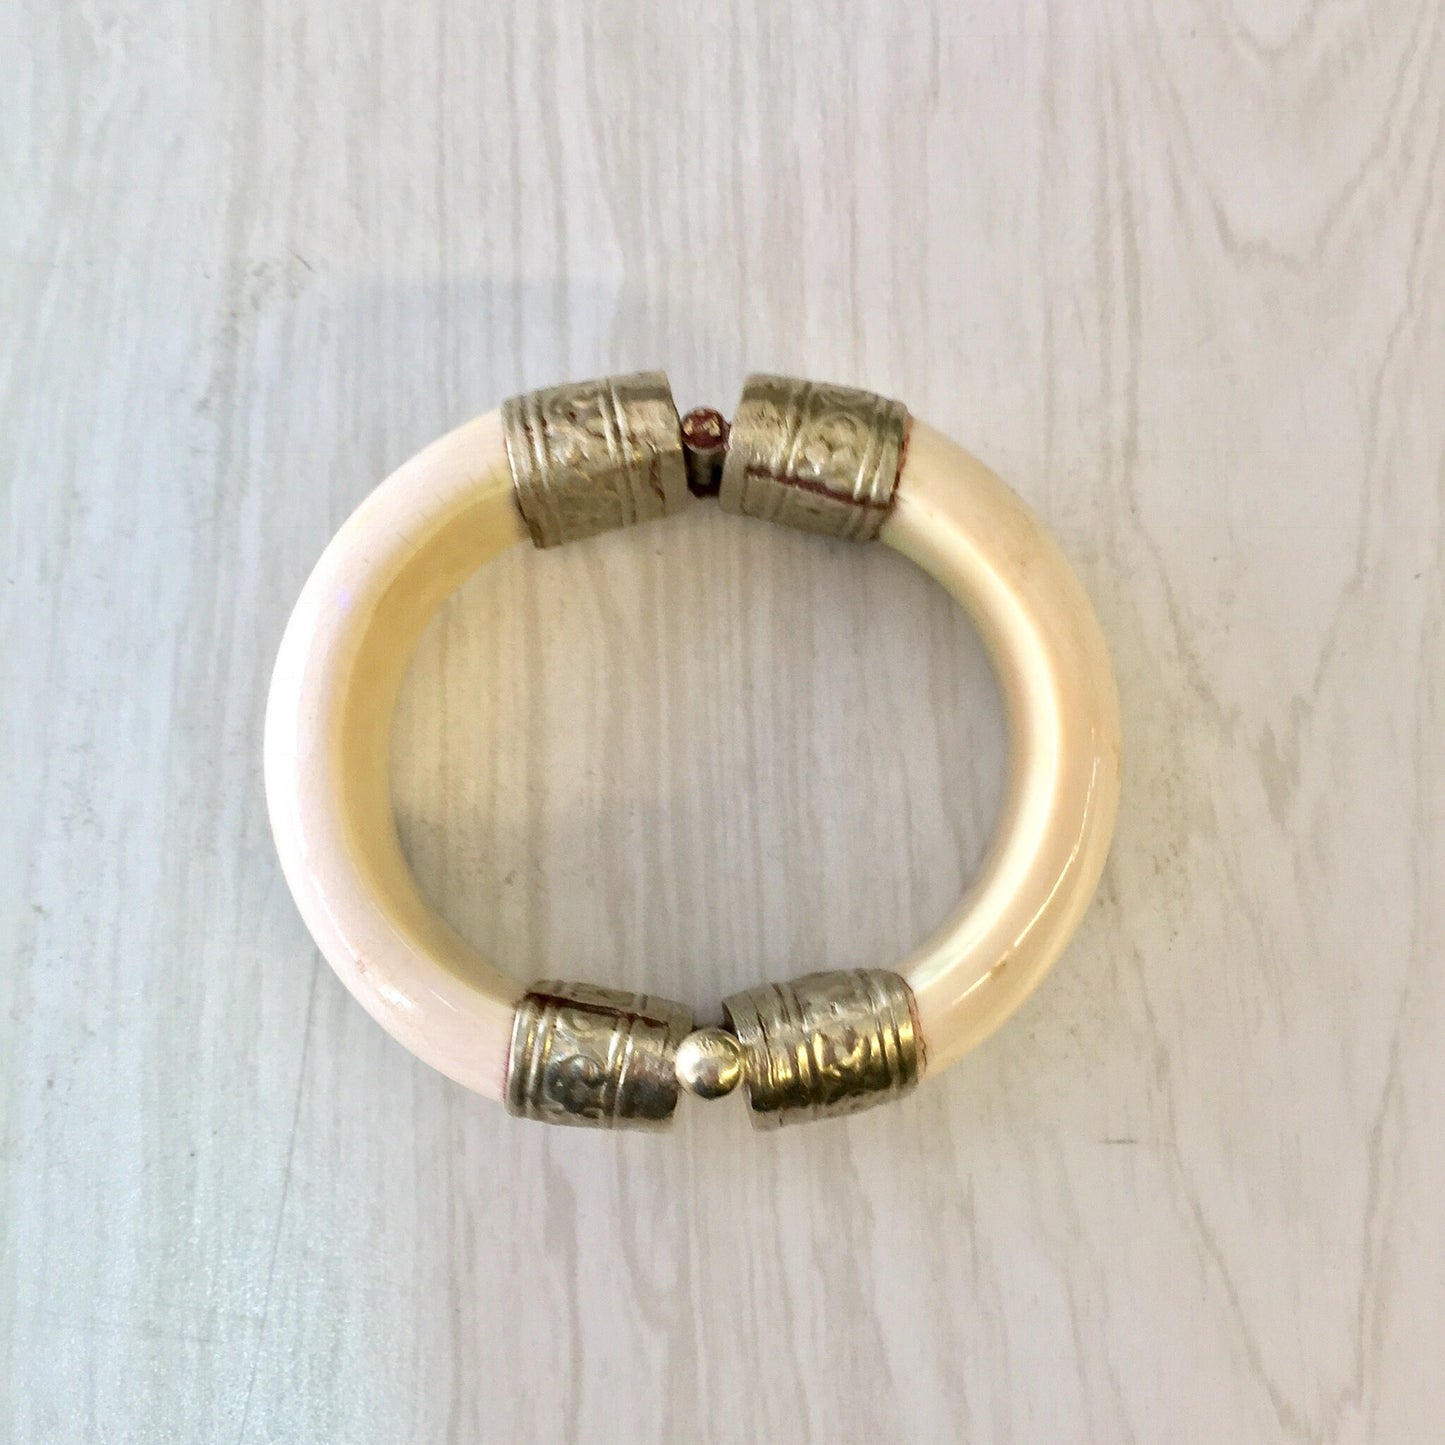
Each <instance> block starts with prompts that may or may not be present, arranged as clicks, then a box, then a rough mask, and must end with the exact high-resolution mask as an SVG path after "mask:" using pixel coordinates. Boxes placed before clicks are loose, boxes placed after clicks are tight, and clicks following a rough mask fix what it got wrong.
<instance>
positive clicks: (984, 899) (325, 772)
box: [265, 412, 1119, 1099]
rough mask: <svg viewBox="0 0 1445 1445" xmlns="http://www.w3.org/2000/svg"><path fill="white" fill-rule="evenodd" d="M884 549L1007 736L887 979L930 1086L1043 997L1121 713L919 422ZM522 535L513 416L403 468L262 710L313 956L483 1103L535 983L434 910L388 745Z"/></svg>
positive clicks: (1086, 879) (1000, 509) (1016, 547)
mask: <svg viewBox="0 0 1445 1445" xmlns="http://www.w3.org/2000/svg"><path fill="white" fill-rule="evenodd" d="M879 536H880V537H881V538H882V540H883V541H885V542H887V543H888V545H889V546H891V547H894V548H896V549H897V550H898V551H899V552H901V553H902V554H903V555H904V556H906V557H909V558H911V559H912V560H913V561H914V562H916V563H917V564H918V565H919V566H920V567H922V568H923V569H924V570H925V571H926V572H928V573H930V574H931V575H932V576H933V577H934V578H936V579H937V581H939V582H940V583H942V585H943V586H944V587H945V588H947V589H948V591H949V592H950V593H951V594H952V595H953V596H954V597H955V598H956V599H957V600H958V601H959V602H960V603H962V604H963V606H964V607H965V608H966V609H967V610H968V612H969V614H970V616H971V617H972V618H973V620H974V623H975V624H976V626H977V627H978V629H979V632H980V633H981V635H982V637H983V639H984V643H985V645H986V647H987V648H988V651H989V654H990V657H991V659H992V661H993V665H994V667H995V669H996V671H997V674H998V677H999V680H1000V683H1001V688H1002V694H1003V699H1004V704H1005V708H1006V712H1007V716H1008V722H1009V730H1010V781H1009V786H1008V790H1007V794H1006V798H1005V801H1004V804H1003V808H1002V812H1001V816H1000V819H999V823H998V826H997V830H996V834H995V837H994V841H993V845H992V848H991V850H990V853H989V856H988V858H987V861H986V862H985V865H984V868H983V871H982V873H981V875H980V877H979V878H978V879H977V881H976V882H975V884H974V885H973V887H972V889H971V890H970V891H969V893H968V895H967V896H966V897H965V898H964V900H963V901H962V902H961V903H960V904H959V906H958V908H957V909H956V910H955V911H954V912H953V914H952V915H951V916H950V917H949V918H948V919H947V920H945V922H944V923H943V924H942V926H941V927H940V928H939V929H938V930H937V931H936V932H935V933H934V934H933V936H932V937H930V938H929V939H927V940H926V941H925V942H923V943H922V944H920V945H919V946H918V948H916V949H915V950H914V951H913V953H912V954H911V955H910V956H909V957H908V958H907V959H906V960H904V962H903V963H901V964H899V965H897V969H896V971H897V972H898V973H899V974H901V975H902V977H903V978H904V979H905V980H906V982H907V983H908V984H909V986H910V987H911V988H912V990H913V994H914V997H915V999H916V1004H917V1016H918V1017H917V1021H918V1027H919V1030H920V1032H921V1035H922V1043H923V1048H924V1053H925V1056H926V1059H927V1065H928V1069H929V1072H930V1073H933V1072H937V1071H938V1070H940V1069H942V1068H945V1067H947V1066H948V1065H949V1064H951V1063H954V1062H955V1061H956V1060H958V1059H959V1058H961V1057H962V1056H963V1054H965V1053H966V1052H967V1051H968V1050H970V1049H971V1048H973V1047H974V1046H975V1045H976V1044H978V1043H980V1042H981V1041H982V1040H983V1039H984V1038H986V1037H987V1036H988V1035H989V1034H990V1033H992V1032H993V1031H994V1030H995V1029H996V1028H998V1026H999V1025H1000V1024H1002V1023H1003V1022H1004V1020H1006V1019H1007V1018H1008V1017H1009V1016H1010V1015H1011V1014H1012V1013H1013V1012H1014V1011H1015V1010H1016V1009H1017V1008H1018V1007H1019V1005H1020V1004H1021V1003H1022V1002H1023V1001H1024V999H1026V998H1027V997H1028V996H1029V994H1030V993H1032V992H1033V990H1034V988H1035V987H1036V986H1037V984H1038V983H1039V981H1040V979H1042V978H1043V976H1044V974H1045V973H1046V972H1047V971H1048V969H1049V968H1050V966H1051V965H1052V964H1053V963H1054V961H1055V960H1056V959H1057V958H1058V956H1059V954H1060V953H1061V952H1062V951H1063V949H1064V947H1065V945H1066V944H1067V942H1068V940H1069V938H1070V936H1071V935H1072V933H1073V931H1074V929H1075V927H1076V925H1077V924H1078V922H1079V919H1080V917H1081V915H1082V914H1083V912H1084V910H1085V908H1086V907H1087V906H1088V903H1089V900H1090V898H1091V897H1092V895H1093V892H1094V889H1095V886H1096V885H1097V883H1098V880H1099V875H1100V872H1101V870H1102V869H1103V866H1104V859H1105V855H1106V854H1107V851H1108V847H1109V841H1110V837H1111V834H1112V831H1113V825H1114V814H1115V807H1116V803H1117V798H1118V788H1119V714H1118V701H1117V698H1116V695H1115V691H1114V681H1113V675H1112V671H1111V668H1110V665H1109V657H1108V652H1107V650H1106V648H1105V645H1104V639H1103V635H1102V633H1101V632H1100V629H1099V625H1098V622H1097V620H1096V618H1095V615H1094V610H1093V608H1092V606H1091V605H1090V603H1089V600H1088V598H1087V596H1086V595H1085V593H1084V591H1083V588H1082V587H1081V586H1080V584H1079V582H1078V579H1077V578H1076V577H1075V576H1074V573H1073V571H1072V570H1071V569H1070V567H1069V565H1068V563H1067V562H1066V561H1065V560H1064V557H1063V555H1062V553H1061V552H1060V551H1059V549H1058V547H1057V545H1056V544H1055V543H1054V541H1053V539H1052V537H1050V536H1049V534H1048V532H1047V531H1046V530H1045V529H1044V527H1043V526H1042V525H1041V524H1040V522H1039V521H1038V519H1037V518H1036V517H1035V516H1034V514H1033V513H1032V512H1031V511H1030V510H1029V508H1028V507H1027V506H1026V505H1025V504H1024V503H1023V502H1022V501H1021V500H1020V499H1019V498H1018V497H1017V496H1015V495H1014V493H1013V492H1011V491H1010V490H1009V489H1008V487H1006V486H1005V485H1004V484H1003V483H1002V482H1001V481H1000V480H999V479H998V478H997V477H996V476H994V475H993V473H992V472H990V471H989V470H988V469H987V468H986V467H984V466H983V465H982V463H980V462H979V461H977V460H976V459H975V458H974V457H972V456H971V455H969V453H968V452H966V451H964V450H963V449H962V448H961V447H959V446H957V445H956V444H955V443H953V442H952V441H950V440H948V439H947V438H946V437H944V436H943V435H941V434H940V433H939V432H937V431H934V430H933V429H932V428H930V427H928V426H925V425H924V424H923V423H922V422H919V421H917V420H914V421H913V423H912V428H911V432H910V435H909V441H908V448H907V454H906V459H905V461H904V464H903V467H902V470H901V472H900V473H899V477H898V484H897V489H896V492H895V495H894V499H893V504H892V508H891V510H890V511H889V513H888V515H887V517H886V519H885V520H884V522H883V525H882V528H881V531H880V532H879ZM526 537H527V531H526V528H525V526H524V524H523V521H522V517H521V514H520V512H519V511H518V508H517V504H516V501H515V499H514V495H513V485H512V476H511V472H510V469H509V466H508V460H507V453H506V448H505V445H504V442H503V434H502V424H501V414H500V413H499V412H489V413H488V414H487V415H485V416H482V417H479V418H478V419H477V420H475V421H472V422H469V423H468V424H467V425H465V426H462V427H459V428H458V429H457V430H456V431H453V432H451V433H449V434H448V435H447V436H444V437H442V438H441V439H440V440H439V441H436V442H434V443H433V444H432V445H431V446H429V447H427V448H426V449H425V450H424V451H422V452H420V453H418V454H417V455H416V456H414V457H413V458H411V460H410V461H408V462H406V463H404V464H403V465H402V466H401V467H400V468H398V469H397V470H396V471H395V472H394V473H393V474H392V475H391V476H390V477H389V478H387V480H386V481H385V482H383V483H382V485H381V486H380V487H378V488H377V489H376V491H375V492H373V493H372V494H371V496H369V497H368V498H367V499H366V500H365V501H364V502H363V503H362V504H361V506H360V507H359V508H358V509H357V510H356V512H355V513H354V514H353V515H352V516H351V518H350V519H349V520H348V521H347V522H346V523H345V525H344V526H343V527H342V528H341V530H340V531H339V532H338V533H337V535H336V537H335V538H334V539H333V541H332V542H331V544H330V546H328V547H327V548H326V551H325V552H324V553H323V554H322V557H321V559H320V561H319V562H318V563H317V564H316V568H315V570H314V571H313V572H312V574H311V577H310V578H309V580H308V581H307V583H306V585H305V587H304V589H303V590H302V593H301V597H300V599H299V601H298V602H297V604H296V608H295V611H294V612H293V613H292V616H291V620H290V622H289V624H288V625H287V628H286V632H285V636H284V638H283V640H282V643H281V649H280V655H279V657H278V658H277V662H276V671H275V676H274V679H273V681H272V685H271V695H270V701H269V704H268V708H267V714H266V737H265V770H266V796H267V802H268V806H269V809H270V814H271V824H272V828H273V830H274V833H275V837H276V845H277V849H278V851H279V853H280V857H281V863H282V867H283V869H284V871H285V874H286V879H287V882H288V884H289V885H290V888H291V891H292V893H293V894H294V896H295V898H296V902H297V905H298V906H299V908H300V910H301V914H302V916H303V918H304V919H305V921H306V924H307V927H308V928H309V929H310V931H311V933H312V936H313V937H314V938H315V940H316V942H317V944H318V945H319V947H320V948H321V951H322V953H323V954H324V955H325V956H326V958H327V960H328V961H329V962H330V964H331V965H332V967H333V968H334V969H335V970H336V972H337V973H338V974H339V975H340V977H341V979H342V981H343V982H344V983H345V984H346V986H347V988H349V989H350V990H351V992H352V993H353V994H354V995H355V996H356V997H357V998H358V999H359V1000H360V1001H361V1003H362V1004H363V1005H364V1006H365V1007H366V1009H367V1011H368V1012H369V1013H370V1014H371V1015H372V1017H373V1018H375V1019H376V1020H377V1021H378V1022H379V1023H380V1024H381V1025H382V1026H383V1027H384V1028H385V1029H386V1030H387V1031H388V1032H389V1033H391V1034H392V1035H393V1036H394V1037H395V1038H397V1039H398V1040H399V1041H400V1042H401V1043H403V1044H404V1045H405V1046H406V1047H407V1048H408V1049H410V1050H411V1051H412V1052H413V1053H414V1054H416V1055H417V1056H418V1057H419V1058H421V1059H423V1060H425V1061H426V1062H427V1063H429V1064H431V1065H432V1066H433V1067H434V1068H436V1069H439V1070H440V1071H441V1072H442V1073H444V1074H446V1075H447V1076H448V1077H450V1078H452V1079H455V1080H456V1081H457V1082H458V1083H460V1084H463V1085H465V1086H466V1087H467V1088H470V1089H474V1090H476V1091H477V1092H478V1093H481V1094H484V1095H486V1096H488V1097H489V1098H494V1099H495V1098H500V1097H502V1094H503V1088H504V1081H505V1075H506V1068H507V1058H508V1050H509V1046H510V1040H511V1032H512V1021H513V1015H514V1012H515V1008H516V1005H517V1003H518V1001H519V999H520V998H521V997H522V995H523V993H524V989H523V986H522V985H521V984H520V983H518V982H517V981H516V980H514V979H512V978H510V977H509V976H508V975H507V974H506V973H504V972H502V971H501V970H500V969H498V968H497V967H496V966H495V965H494V964H492V963H490V962H489V961H488V960H486V959H485V958H483V957H482V956H481V955H480V954H479V953H478V952H477V950H476V949H474V948H473V947H472V946H471V945H470V944H469V943H467V942H466V940H465V939H463V938H462V937H461V936H460V935H458V934H457V933H456V932H455V931H454V930H453V929H452V928H451V927H450V926H449V925H448V924H447V923H446V922H444V921H443V920H442V919H441V918H440V917H439V916H438V915H437V913H436V912H435V911H434V910H433V909H432V907H431V905H430V904H428V903H427V901H426V900H425V899H424V898H423V897H422V894H421V891H420V889H419V888H418V887H417V884H416V882H415V880H414V879H413V877H412V874H411V871H410V869H409V868H408V866H407V863H406V860H405V859H404V857H403V856H402V851H401V846H400V843H399V841H398V837H397V831H396V823H395V818H394V815H393V811H392V801H391V768H390V756H389V755H390V741H391V723H392V715H393V713H394V711H395V708H396V702H397V696H398V694H399V692H400V689H401V684H402V679H403V677H404V675H405V672H406V669H407V666H408V664H409V662H410V660H411V657H412V653H413V651H414V650H415V647H416V644H417V641H418V639H419V638H420V636H421V634H422V631H423V630H424V629H425V627H426V625H427V623H428V622H429V621H430V619H431V618H432V616H433V615H434V614H435V612H436V611H437V609H438V608H439V607H440V605H441V603H442V602H443V600H444V599H445V598H446V597H447V596H448V595H449V594H450V593H451V592H453V591H454V590H455V589H456V588H457V587H458V586H459V585H460V584H461V583H462V581H464V580H465V578H466V577H467V576H468V575H469V574H470V573H471V572H473V571H474V570H475V569H476V568H477V567H479V566H481V565H482V564H483V563H485V562H487V561H489V560H490V559H491V558H493V557H495V556H497V555H498V554H499V553H501V552H503V551H505V550H506V549H507V548H508V547H511V546H514V545H515V544H516V543H518V542H521V541H523V540H524V539H525V538H526Z"/></svg>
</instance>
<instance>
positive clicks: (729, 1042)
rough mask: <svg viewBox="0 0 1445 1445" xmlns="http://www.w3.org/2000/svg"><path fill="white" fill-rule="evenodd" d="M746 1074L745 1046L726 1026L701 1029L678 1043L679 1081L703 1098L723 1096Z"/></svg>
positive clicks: (719, 1097)
mask: <svg viewBox="0 0 1445 1445" xmlns="http://www.w3.org/2000/svg"><path fill="white" fill-rule="evenodd" d="M742 1076H743V1046H742V1045H741V1044H740V1043H739V1042H738V1041H737V1039H736V1038H735V1037H734V1036H733V1035H732V1034H730V1033H729V1032H728V1031H727V1030H726V1029H697V1030H696V1031H695V1032H693V1033H690V1034H689V1035H688V1036H687V1037H686V1038H685V1039H684V1040H683V1041H682V1042H681V1043H680V1044H679V1045H678V1046H677V1078H678V1082H679V1083H680V1084H681V1085H682V1086H683V1088H684V1089H686V1090H687V1091H688V1092H689V1093H692V1094H696V1095H697V1096H698V1098H699V1099H721V1098H722V1096H723V1095H724V1094H731V1093H732V1091H733V1090H734V1089H736V1088H737V1086H738V1083H739V1081H740V1080H741V1079H742Z"/></svg>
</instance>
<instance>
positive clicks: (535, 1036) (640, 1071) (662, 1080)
mask: <svg viewBox="0 0 1445 1445" xmlns="http://www.w3.org/2000/svg"><path fill="white" fill-rule="evenodd" d="M691 1029H692V1014H691V1012H690V1011H689V1010H688V1009H687V1008H685V1007H684V1006H683V1005H682V1004H677V1003H673V1002H672V1001H671V1000H670V999H665V998H655V997H652V996H650V995H648V994H630V993H626V992H623V991H622V990H619V989H612V988H597V987H595V986H594V985H592V984H585V983H562V982H558V981H554V980H551V979H546V980H542V981H540V982H538V983H534V984H533V985H532V986H531V987H530V988H529V989H528V990H527V992H526V994H525V995H524V996H523V998H522V1001H521V1002H520V1003H519V1004H518V1005H517V1012H516V1014H515V1015H514V1017H513V1020H512V1049H511V1053H510V1055H509V1057H508V1059H507V1086H506V1094H505V1097H506V1101H507V1109H508V1112H510V1113H512V1114H517V1115H520V1116H521V1117H523V1118H527V1119H539V1120H541V1121H543V1122H544V1123H548V1124H581V1125H590V1126H592V1127H594V1128H599V1129H657V1128H662V1127H664V1126H665V1125H666V1124H668V1123H669V1122H670V1121H671V1119H672V1114H673V1110H674V1109H675V1108H676V1107H677V1099H678V1080H677V1072H676V1058H677V1048H678V1045H679V1044H680V1043H681V1042H682V1041H683V1039H684V1038H686V1037H687V1035H688V1033H689V1031H690V1030H691Z"/></svg>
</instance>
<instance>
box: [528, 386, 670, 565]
mask: <svg viewBox="0 0 1445 1445" xmlns="http://www.w3.org/2000/svg"><path fill="white" fill-rule="evenodd" d="M502 430H503V434H504V436H505V438H506V443H507V460H508V462H509V463H510V464H511V468H512V485H513V487H514V488H515V490H516V494H517V505H518V506H519V507H520V508H521V512H522V516H523V518H524V519H525V521H526V523H527V530H528V531H529V532H530V533H531V534H532V541H533V542H535V543H536V545H537V546H538V547H558V546H560V545H561V544H562V543H563V542H572V541H576V540H578V539H579V538H582V537H592V536H595V535H596V534H597V533H599V532H607V531H610V530H611V529H612V528H614V527H628V526H631V525H632V524H633V523H634V522H645V521H649V520H650V519H652V518H654V517H661V516H664V515H666V514H667V513H669V512H675V511H676V510H677V509H678V508H679V507H681V506H682V505H683V504H684V503H685V502H686V501H687V499H688V490H687V469H686V466H685V464H684V461H683V451H682V435H681V423H680V422H679V421H678V416H677V407H676V406H675V405H674V403H673V400H672V392H671V390H670V389H669V387H668V384H667V377H666V376H664V375H663V374H662V372H660V371H645V372H639V373H637V374H636V375H635V376H612V377H603V378H601V379H600V380H597V381H582V382H577V383H575V384H573V385H570V386H553V387H548V388H547V389H546V390H544V391H530V392H527V393H526V394H525V395H523V396H514V397H512V398H511V399H510V400H509V401H505V402H503V403H502Z"/></svg>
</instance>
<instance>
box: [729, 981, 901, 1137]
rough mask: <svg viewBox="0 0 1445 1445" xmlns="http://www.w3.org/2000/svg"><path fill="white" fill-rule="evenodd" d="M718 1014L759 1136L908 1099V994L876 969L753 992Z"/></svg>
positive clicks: (737, 996) (731, 1001) (738, 996)
mask: <svg viewBox="0 0 1445 1445" xmlns="http://www.w3.org/2000/svg"><path fill="white" fill-rule="evenodd" d="M723 1013H724V1014H725V1015H726V1017H727V1021H728V1024H729V1026H730V1027H731V1028H732V1031H733V1032H734V1033H735V1034H736V1035H737V1037H738V1041H739V1042H740V1043H741V1045H742V1049H743V1081H744V1084H745V1085H746V1088H747V1091H748V1103H749V1105H750V1106H751V1111H752V1112H751V1117H752V1121H753V1123H754V1125H756V1126H757V1127H758V1128H761V1129H769V1128H776V1127H778V1126H779V1125H781V1124H790V1123H795V1122H798V1121H800V1120H804V1119H824V1118H832V1117H834V1116H836V1115H839V1114H854V1113H857V1112H858V1111H859V1110H861V1109H868V1108H871V1107H872V1106H873V1105H874V1104H881V1103H885V1102H886V1101H887V1100H889V1099H896V1098H898V1097H900V1096H901V1095H903V1094H906V1093H908V1091H909V1090H910V1089H912V1088H913V1086H914V1085H915V1084H916V1083H917V1082H918V1079H919V1075H920V1073H921V1072H922V1059H921V1056H920V1046H919V1037H918V1023H917V1019H916V1018H915V1013H914V1004H913V994H912V992H911V990H910V989H909V987H908V985H907V984H906V983H904V981H903V980H902V979H901V978H899V977H898V975H897V974H895V973H887V972H885V971H883V970H882V969H853V970H847V971H842V972H837V973H810V974H807V975H806V976H804V977H803V978H797V979H794V980H793V981H792V982H791V983H783V984H765V985H763V986H762V987H760V988H750V989H747V990H745V991H744V992H742V993H735V994H733V995H732V996H731V997H730V998H726V999H724V1000H723Z"/></svg>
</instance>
